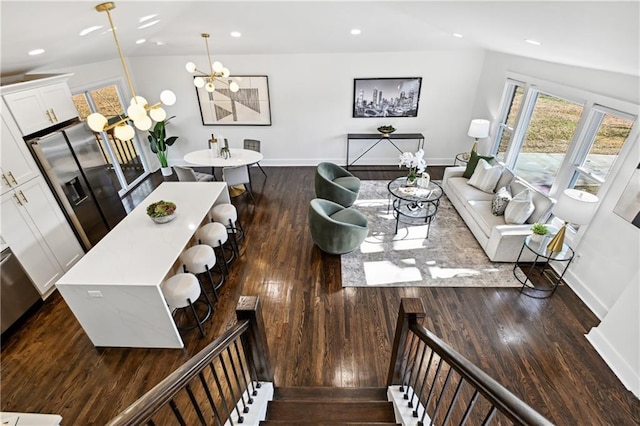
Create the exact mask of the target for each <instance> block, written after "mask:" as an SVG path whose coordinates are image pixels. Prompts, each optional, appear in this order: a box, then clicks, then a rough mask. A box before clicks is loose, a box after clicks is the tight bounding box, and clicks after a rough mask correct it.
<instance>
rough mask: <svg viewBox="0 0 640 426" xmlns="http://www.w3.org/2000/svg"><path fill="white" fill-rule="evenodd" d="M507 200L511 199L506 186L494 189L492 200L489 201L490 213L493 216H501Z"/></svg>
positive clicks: (507, 202)
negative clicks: (494, 193)
mask: <svg viewBox="0 0 640 426" xmlns="http://www.w3.org/2000/svg"><path fill="white" fill-rule="evenodd" d="M509 201H511V191H509V188H508V187H506V186H503V187H502V188H500V189H498V190H497V191H496V195H494V196H493V201H491V213H493V214H494V215H495V216H503V215H504V211H505V209H506V208H507V205H508V204H509Z"/></svg>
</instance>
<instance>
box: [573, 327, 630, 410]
mask: <svg viewBox="0 0 640 426" xmlns="http://www.w3.org/2000/svg"><path fill="white" fill-rule="evenodd" d="M584 337H586V338H587V340H588V341H589V343H591V346H593V347H594V349H595V350H596V352H598V354H599V355H600V356H601V357H602V359H603V360H604V361H605V363H606V364H607V365H608V366H609V368H610V369H611V371H613V373H614V374H615V375H616V376H617V377H618V379H620V381H621V382H622V384H623V385H624V387H625V388H627V389H628V390H629V391H630V392H632V393H633V394H634V395H635V396H636V398H640V376H638V374H637V373H636V372H635V371H633V368H631V366H630V365H629V364H627V362H626V361H625V359H624V358H623V357H622V356H620V354H619V353H618V351H616V350H615V348H614V347H613V345H611V343H610V342H609V341H608V340H607V338H606V337H605V336H604V335H603V334H602V333H601V332H600V330H598V328H597V327H593V328H592V329H591V330H590V331H589V333H588V334H585V335H584Z"/></svg>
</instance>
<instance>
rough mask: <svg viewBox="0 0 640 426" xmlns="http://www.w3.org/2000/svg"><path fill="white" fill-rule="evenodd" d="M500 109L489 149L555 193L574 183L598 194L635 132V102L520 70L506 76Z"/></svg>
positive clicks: (524, 174)
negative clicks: (495, 131)
mask: <svg viewBox="0 0 640 426" xmlns="http://www.w3.org/2000/svg"><path fill="white" fill-rule="evenodd" d="M510 74H511V75H513V76H515V74H513V73H510ZM500 111H501V114H500V116H499V118H498V120H499V123H498V132H497V133H496V135H495V139H494V143H493V153H494V155H495V156H496V157H497V158H498V159H499V160H501V161H502V162H503V163H505V164H506V165H507V166H509V167H511V168H512V169H514V171H515V172H516V174H517V175H518V176H521V177H522V178H523V179H525V180H526V181H528V182H529V183H530V184H532V185H533V186H535V187H536V188H538V189H539V190H540V191H542V192H544V193H546V194H548V195H550V196H552V197H555V198H557V194H559V193H560V192H561V191H563V190H564V189H566V188H576V189H580V190H583V191H587V192H590V193H593V194H597V195H598V197H599V198H600V199H602V198H603V194H602V193H601V192H602V191H606V190H607V188H608V187H609V186H610V181H611V177H612V176H613V175H614V174H615V173H616V172H617V167H616V160H617V158H618V156H619V155H620V153H621V152H623V148H624V147H625V143H626V141H627V140H628V139H629V136H630V135H635V134H636V133H637V132H636V131H635V130H634V129H635V127H634V126H635V122H636V119H637V111H638V105H635V104H630V103H628V102H624V101H621V100H617V99H612V98H608V97H605V96H602V95H598V94H595V93H590V92H586V91H584V90H580V89H575V88H571V87H566V86H561V85H558V84H555V83H551V82H546V81H541V80H537V79H535V78H531V77H526V76H522V75H517V77H516V78H512V77H511V76H510V77H509V78H508V79H507V82H506V84H505V90H504V95H503V99H502V106H501V110H500Z"/></svg>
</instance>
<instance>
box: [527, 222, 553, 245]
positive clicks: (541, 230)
mask: <svg viewBox="0 0 640 426" xmlns="http://www.w3.org/2000/svg"><path fill="white" fill-rule="evenodd" d="M531 232H533V235H532V236H531V239H532V240H533V241H538V242H539V241H542V239H543V238H544V236H545V235H548V234H549V228H548V227H547V225H545V224H544V223H539V222H536V223H534V224H533V226H531Z"/></svg>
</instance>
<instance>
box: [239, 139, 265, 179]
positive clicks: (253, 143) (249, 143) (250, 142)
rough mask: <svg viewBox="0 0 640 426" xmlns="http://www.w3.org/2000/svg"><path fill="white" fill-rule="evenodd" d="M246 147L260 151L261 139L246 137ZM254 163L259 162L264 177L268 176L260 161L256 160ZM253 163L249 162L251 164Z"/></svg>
mask: <svg viewBox="0 0 640 426" xmlns="http://www.w3.org/2000/svg"><path fill="white" fill-rule="evenodd" d="M244 149H249V150H251V151H256V152H260V141H259V140H257V139H245V140H244ZM253 164H257V165H258V167H259V168H260V171H261V172H262V174H263V175H264V177H267V173H265V171H264V169H263V168H262V166H261V165H260V162H259V161H258V162H256V163H253ZM253 164H249V165H250V166H251V165H253Z"/></svg>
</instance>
